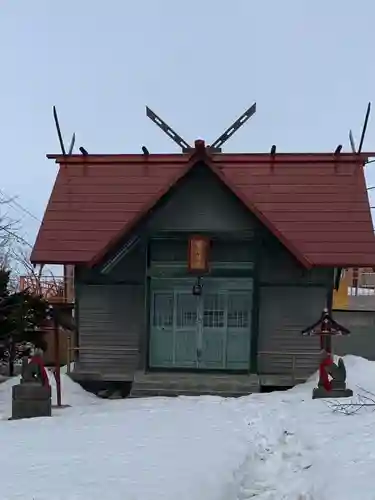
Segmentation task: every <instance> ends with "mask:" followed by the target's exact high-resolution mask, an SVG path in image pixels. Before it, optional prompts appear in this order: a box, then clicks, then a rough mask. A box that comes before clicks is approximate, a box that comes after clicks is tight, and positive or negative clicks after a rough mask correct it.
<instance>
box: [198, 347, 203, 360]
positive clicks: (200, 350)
mask: <svg viewBox="0 0 375 500" xmlns="http://www.w3.org/2000/svg"><path fill="white" fill-rule="evenodd" d="M201 357H202V349H197V358H198V359H200V358H201Z"/></svg>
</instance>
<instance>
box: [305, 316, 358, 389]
mask: <svg viewBox="0 0 375 500" xmlns="http://www.w3.org/2000/svg"><path fill="white" fill-rule="evenodd" d="M349 334H350V330H348V329H347V328H345V327H344V326H342V325H340V324H339V323H338V322H337V321H335V320H334V319H333V318H332V316H331V314H330V313H329V311H328V309H327V308H325V309H324V310H323V313H322V315H321V317H320V319H319V320H318V321H317V322H316V323H314V324H313V325H311V326H309V327H308V328H306V329H305V330H303V331H302V335H304V336H316V335H319V336H320V346H321V349H322V358H321V361H320V365H319V382H318V387H317V388H315V389H314V391H313V399H315V398H326V397H348V396H352V395H353V391H351V390H350V389H347V388H346V383H345V381H346V369H345V365H344V362H343V360H342V359H341V358H340V359H339V362H338V364H337V365H336V364H335V363H334V360H333V353H332V337H334V336H338V335H349Z"/></svg>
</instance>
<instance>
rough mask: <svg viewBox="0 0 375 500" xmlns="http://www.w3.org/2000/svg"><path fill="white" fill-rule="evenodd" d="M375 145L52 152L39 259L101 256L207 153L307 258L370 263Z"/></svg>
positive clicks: (35, 256) (374, 251) (318, 262)
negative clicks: (370, 176)
mask: <svg viewBox="0 0 375 500" xmlns="http://www.w3.org/2000/svg"><path fill="white" fill-rule="evenodd" d="M369 156H375V154H372V153H371V154H370V153H368V154H366V153H364V154H361V155H354V154H346V153H342V154H340V155H339V156H337V157H335V156H334V155H333V154H321V153H319V154H315V153H314V154H305V153H302V154H276V155H275V156H274V157H272V156H271V155H270V154H263V153H262V154H226V153H221V154H213V155H206V154H205V152H203V153H202V149H200V150H199V151H198V149H197V150H196V151H195V153H193V154H192V155H189V154H176V155H171V154H166V155H149V156H145V155H89V156H81V155H72V156H68V157H65V158H64V157H63V156H49V158H53V159H55V160H56V162H57V163H59V164H60V169H59V172H58V175H57V179H56V182H55V185H54V187H53V190H52V194H51V197H50V200H49V202H48V205H47V208H46V212H45V215H44V219H43V222H42V225H41V227H40V230H39V234H38V236H37V239H36V243H35V246H34V249H33V252H32V255H31V260H32V262H34V263H46V264H71V263H77V264H78V263H85V264H91V265H92V264H93V263H95V262H97V261H98V260H99V259H100V258H101V257H102V256H103V255H104V254H105V252H106V251H108V249H110V248H111V247H112V246H113V245H114V244H115V243H116V242H118V241H119V239H120V238H121V237H123V236H124V234H125V233H126V232H128V231H129V230H130V229H131V228H132V227H134V225H135V224H136V223H137V222H138V221H139V220H140V219H141V217H142V216H143V215H144V214H145V213H147V212H148V210H150V209H151V208H152V206H153V205H154V204H155V203H156V202H157V201H158V200H159V199H160V198H161V197H162V196H163V195H164V194H165V193H166V192H167V191H169V190H170V189H171V187H172V186H173V185H174V183H175V182H177V180H178V179H180V178H181V177H182V176H183V175H185V173H186V172H187V171H188V170H189V169H190V168H191V167H192V166H193V165H194V164H196V162H197V161H201V160H202V159H203V160H204V161H205V163H206V164H207V166H208V167H209V168H211V169H212V170H213V171H214V172H215V173H216V174H217V175H218V176H219V178H220V179H221V180H222V181H223V182H224V183H226V184H227V186H228V187H229V188H230V189H231V190H232V191H233V192H234V193H235V194H236V195H237V196H238V197H239V198H240V199H241V200H242V202H243V203H244V204H245V205H246V206H247V207H248V208H249V210H250V211H252V212H253V213H255V215H256V216H257V217H258V218H259V219H260V221H261V222H262V223H263V224H264V225H266V226H267V227H268V229H269V230H270V231H271V232H272V233H273V234H275V236H276V237H277V238H278V239H279V240H280V241H281V242H282V243H283V244H284V245H285V246H286V247H287V248H288V249H289V251H290V252H291V253H293V254H294V255H295V257H296V258H297V259H298V260H299V261H300V262H301V263H302V264H303V265H305V266H306V267H310V266H338V267H352V266H356V267H367V266H371V267H373V266H374V265H375V237H374V232H373V226H372V220H371V213H370V207H369V202H368V196H367V190H366V184H365V178H364V172H363V163H364V162H365V161H366V160H367V157H369Z"/></svg>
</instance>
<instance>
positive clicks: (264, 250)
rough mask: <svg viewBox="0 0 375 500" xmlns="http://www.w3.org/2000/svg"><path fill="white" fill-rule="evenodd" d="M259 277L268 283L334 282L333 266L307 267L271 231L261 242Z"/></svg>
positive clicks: (313, 283)
mask: <svg viewBox="0 0 375 500" xmlns="http://www.w3.org/2000/svg"><path fill="white" fill-rule="evenodd" d="M260 257H261V258H260V262H259V266H260V269H259V279H260V282H261V283H267V284H286V285H290V284H294V285H306V286H309V285H322V286H326V287H327V288H328V287H329V286H330V285H331V284H332V283H333V268H313V269H310V270H309V269H305V268H304V267H302V266H301V264H300V263H299V262H298V261H297V260H296V259H295V258H294V257H293V255H291V254H290V253H289V252H288V250H287V249H286V248H285V247H284V246H283V245H282V244H281V243H279V242H278V241H277V240H276V238H275V237H274V236H272V235H271V234H270V233H267V234H265V235H264V237H263V240H262V244H261V256H260Z"/></svg>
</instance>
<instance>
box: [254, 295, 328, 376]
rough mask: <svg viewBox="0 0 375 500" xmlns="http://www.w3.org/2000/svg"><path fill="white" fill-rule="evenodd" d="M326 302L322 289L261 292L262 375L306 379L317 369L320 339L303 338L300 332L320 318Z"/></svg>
mask: <svg viewBox="0 0 375 500" xmlns="http://www.w3.org/2000/svg"><path fill="white" fill-rule="evenodd" d="M325 299H326V292H325V289H324V288H322V287H310V288H301V287H292V286H285V287H281V286H275V287H271V286H267V287H262V288H261V292H260V304H261V311H260V318H259V344H258V348H259V350H258V371H259V373H261V374H278V375H295V376H297V377H305V376H306V377H307V376H309V375H311V374H312V373H313V372H314V371H315V370H316V369H317V367H318V356H319V351H320V342H319V337H303V336H302V335H301V331H302V330H303V329H304V328H306V327H307V326H309V325H311V324H312V323H313V322H314V321H316V320H317V318H319V315H320V314H321V312H322V310H323V308H324V306H325ZM293 372H294V374H293Z"/></svg>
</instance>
